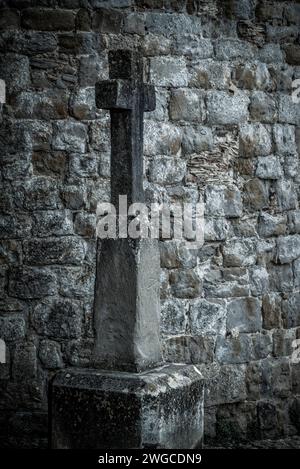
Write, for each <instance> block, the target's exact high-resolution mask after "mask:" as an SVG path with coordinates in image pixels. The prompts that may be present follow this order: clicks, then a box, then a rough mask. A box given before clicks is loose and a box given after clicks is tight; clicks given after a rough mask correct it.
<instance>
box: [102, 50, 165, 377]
mask: <svg viewBox="0 0 300 469" xmlns="http://www.w3.org/2000/svg"><path fill="white" fill-rule="evenodd" d="M109 70H110V80H109V81H104V82H100V83H97V85H96V105H97V107H98V108H102V109H108V110H110V118H111V202H112V203H113V204H114V205H115V207H116V208H118V202H119V200H118V199H119V196H120V195H126V196H127V200H128V205H130V204H132V203H136V202H144V190H143V176H144V172H143V117H144V112H145V111H152V110H154V109H155V105H156V104H155V89H154V87H153V86H151V85H147V84H145V83H143V59H142V57H141V55H140V54H139V53H138V52H132V51H128V50H117V51H112V52H110V53H109ZM98 247H99V249H98V260H97V278H96V292H95V311H94V313H95V331H96V345H95V354H94V355H95V365H96V366H97V367H101V368H102V369H113V370H121V371H133V372H140V371H143V370H145V369H147V368H152V367H154V366H157V365H158V364H159V363H160V361H161V351H160V340H159V313H160V301H159V290H160V280H159V279H160V258H159V251H158V245H157V241H156V240H148V239H138V240H133V239H106V240H99V243H98Z"/></svg>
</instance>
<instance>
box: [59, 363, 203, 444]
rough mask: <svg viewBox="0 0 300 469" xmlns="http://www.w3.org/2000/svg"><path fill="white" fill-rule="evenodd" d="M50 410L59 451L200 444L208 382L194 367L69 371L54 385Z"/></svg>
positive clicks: (173, 366) (60, 374) (175, 366)
mask: <svg viewBox="0 0 300 469" xmlns="http://www.w3.org/2000/svg"><path fill="white" fill-rule="evenodd" d="M50 412H51V422H52V448H56V449H95V448H98V449H101V448H103V449H107V448H112V449H113V448H117V449H121V448H123V449H125V448H136V449H137V448H152V449H154V448H170V449H171V448H200V447H201V444H202V438H203V380H202V377H201V374H200V372H199V371H198V370H197V369H196V368H195V367H194V366H193V365H191V366H187V365H170V366H164V367H162V368H157V369H154V370H152V371H147V372H144V373H140V374H132V373H111V372H103V371H100V370H98V371H95V370H87V369H86V370H84V369H82V370H74V369H71V370H66V371H63V372H60V373H59V374H57V375H56V377H55V379H54V381H53V383H52V391H51V402H50ZM83 426H84V428H83ZM124 429H126V431H124Z"/></svg>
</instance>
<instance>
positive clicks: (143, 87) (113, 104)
mask: <svg viewBox="0 0 300 469" xmlns="http://www.w3.org/2000/svg"><path fill="white" fill-rule="evenodd" d="M109 75H110V80H109V81H104V82H100V83H97V84H96V104H97V107H98V108H102V109H108V110H110V116H111V201H112V203H113V204H115V205H117V204H118V197H119V195H127V197H128V204H131V203H134V202H143V201H144V191H143V121H144V112H147V111H153V110H154V109H155V106H156V100H155V89H154V86H152V85H148V84H145V83H143V59H142V57H141V55H140V53H138V52H131V51H126V50H125V51H124V50H117V51H112V52H110V53H109Z"/></svg>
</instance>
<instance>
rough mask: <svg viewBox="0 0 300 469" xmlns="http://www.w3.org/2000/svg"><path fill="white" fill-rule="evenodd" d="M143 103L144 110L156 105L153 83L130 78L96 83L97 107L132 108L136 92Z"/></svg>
mask: <svg viewBox="0 0 300 469" xmlns="http://www.w3.org/2000/svg"><path fill="white" fill-rule="evenodd" d="M137 93H138V94H140V97H141V98H142V102H143V103H144V106H143V107H144V108H143V111H144V112H149V111H154V109H155V106H156V99H155V88H154V86H153V85H148V84H144V83H142V84H139V83H137V82H135V81H132V80H121V79H117V80H108V81H101V82H98V83H96V106H97V107H98V108H99V109H109V110H110V109H128V110H129V109H133V108H134V106H135V102H136V101H135V97H136V94H137Z"/></svg>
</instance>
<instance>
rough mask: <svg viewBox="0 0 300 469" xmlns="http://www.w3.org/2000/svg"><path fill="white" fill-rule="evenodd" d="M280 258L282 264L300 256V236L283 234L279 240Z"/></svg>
mask: <svg viewBox="0 0 300 469" xmlns="http://www.w3.org/2000/svg"><path fill="white" fill-rule="evenodd" d="M277 249H278V254H277V256H278V259H279V262H280V263H281V264H288V263H289V262H291V261H293V260H295V259H297V258H298V257H299V256H300V236H299V235H292V236H285V237H283V236H281V237H280V238H279V239H278V241H277Z"/></svg>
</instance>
